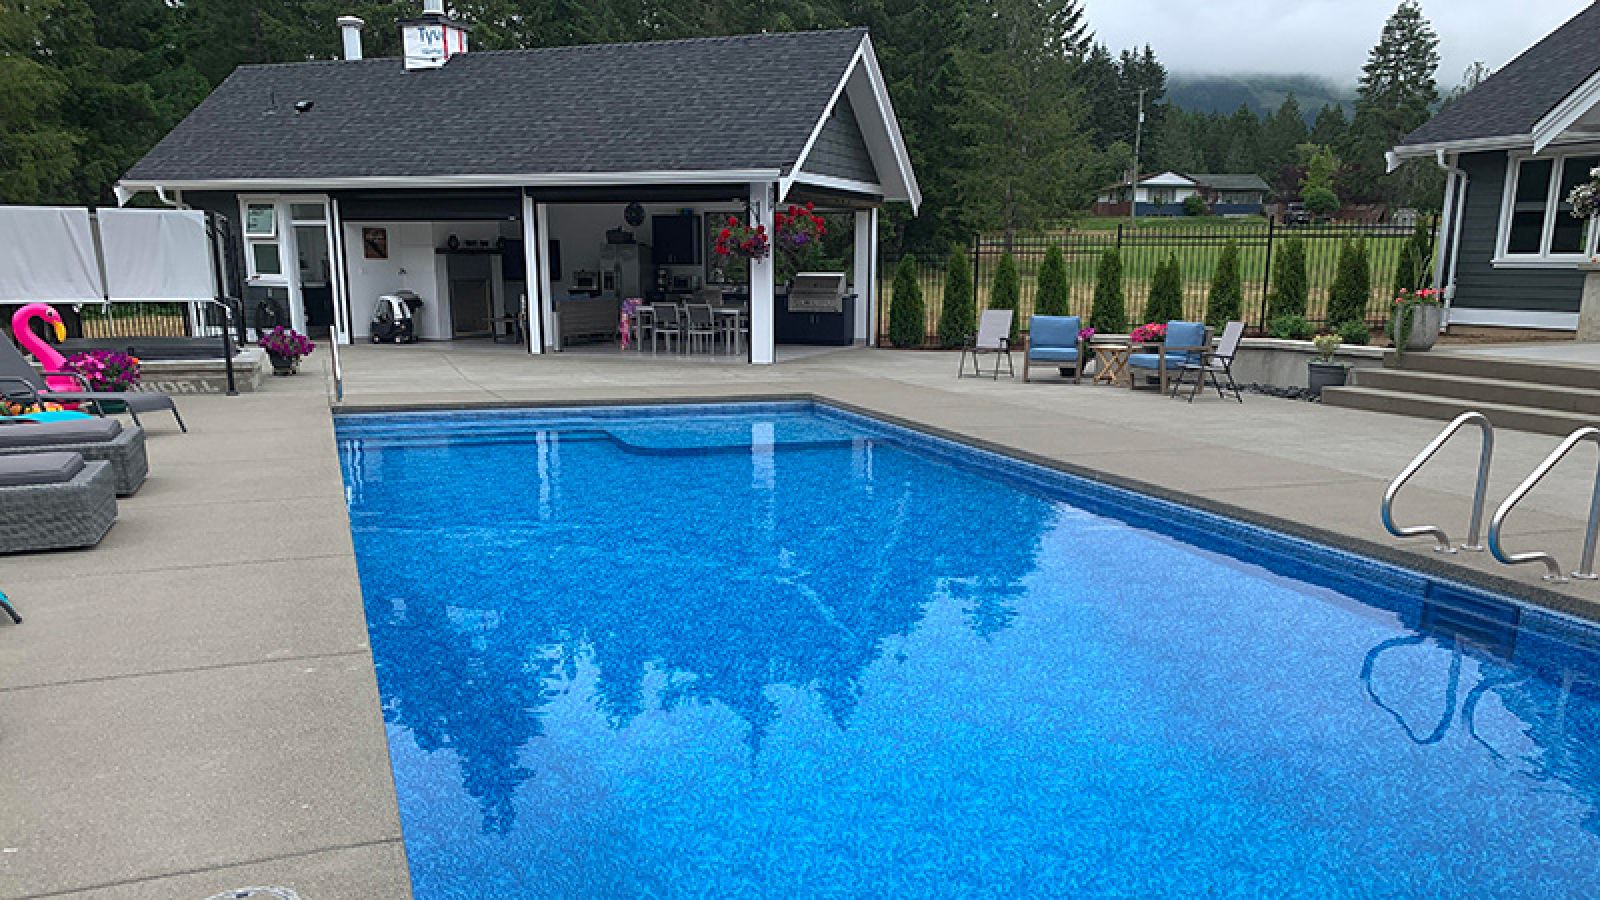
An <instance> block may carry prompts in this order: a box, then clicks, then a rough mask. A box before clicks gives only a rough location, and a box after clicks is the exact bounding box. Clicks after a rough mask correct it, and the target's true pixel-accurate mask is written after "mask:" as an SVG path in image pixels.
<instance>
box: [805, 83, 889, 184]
mask: <svg viewBox="0 0 1600 900" xmlns="http://www.w3.org/2000/svg"><path fill="white" fill-rule="evenodd" d="M803 169H804V171H807V172H811V173H812V174H815V175H831V176H833V177H834V178H849V179H851V180H852V181H865V182H867V183H868V184H878V183H879V181H878V170H877V169H876V168H874V167H873V165H872V154H871V153H869V152H867V142H866V141H864V140H862V138H861V125H860V124H859V123H857V122H856V111H855V109H854V108H853V107H852V106H851V105H850V98H849V97H848V96H846V95H844V94H840V95H839V102H838V103H837V104H835V105H834V107H833V114H832V115H830V116H828V122H827V124H825V125H823V126H822V131H821V132H820V133H819V134H818V135H817V142H816V143H815V144H813V145H811V155H810V156H807V157H806V164H805V166H804V167H803Z"/></svg>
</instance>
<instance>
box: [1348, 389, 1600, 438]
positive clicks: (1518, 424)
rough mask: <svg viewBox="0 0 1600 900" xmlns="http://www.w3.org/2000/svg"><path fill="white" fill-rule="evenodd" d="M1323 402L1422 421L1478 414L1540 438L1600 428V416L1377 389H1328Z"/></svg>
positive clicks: (1493, 421) (1492, 422)
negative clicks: (1540, 435) (1474, 412)
mask: <svg viewBox="0 0 1600 900" xmlns="http://www.w3.org/2000/svg"><path fill="white" fill-rule="evenodd" d="M1322 402H1323V403H1325V404H1327V405H1328V406H1341V407H1344V408H1346V409H1366V410H1371V411H1373V412H1383V413H1391V414H1394V415H1400V416H1412V417H1415V418H1422V419H1453V418H1455V417H1456V416H1459V415H1461V414H1462V413H1464V412H1469V411H1473V410H1476V411H1477V412H1481V413H1483V414H1484V415H1485V416H1487V417H1488V418H1489V422H1490V423H1491V424H1492V425H1494V427H1496V428H1510V429H1514V430H1517V431H1532V432H1536V433H1539V434H1554V435H1567V434H1570V433H1572V432H1573V431H1575V430H1577V429H1579V428H1582V427H1583V426H1585V425H1600V416H1592V415H1587V414H1584V413H1578V412H1562V411H1558V410H1550V409H1539V408H1537V407H1531V406H1516V405H1512V404H1505V403H1482V402H1478V401H1475V400H1462V399H1459V398H1455V397H1440V396H1436V395H1433V394H1418V393H1412V392H1409V391H1392V390H1387V389H1384V388H1375V387H1340V388H1325V389H1324V390H1323V391H1322Z"/></svg>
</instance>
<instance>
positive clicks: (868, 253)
mask: <svg viewBox="0 0 1600 900" xmlns="http://www.w3.org/2000/svg"><path fill="white" fill-rule="evenodd" d="M875 212H877V211H876V210H872V209H858V210H856V223H855V238H856V248H855V273H854V275H853V276H852V279H853V283H852V285H851V290H852V291H853V292H854V293H855V295H856V325H855V335H856V340H858V341H864V342H865V343H866V344H867V345H869V346H870V345H871V344H872V342H873V338H874V335H873V332H874V331H875V330H876V328H875V326H876V324H877V320H876V319H875V318H874V317H873V315H872V313H873V309H872V306H873V303H872V293H873V288H874V287H875V286H876V285H877V281H878V279H877V271H876V270H877V263H878V259H877V255H878V254H877V250H878V228H877V222H876V220H875V218H874V213H875Z"/></svg>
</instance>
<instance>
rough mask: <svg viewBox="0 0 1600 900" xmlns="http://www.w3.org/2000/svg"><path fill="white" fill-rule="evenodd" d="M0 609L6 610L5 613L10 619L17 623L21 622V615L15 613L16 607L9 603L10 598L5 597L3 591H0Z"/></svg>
mask: <svg viewBox="0 0 1600 900" xmlns="http://www.w3.org/2000/svg"><path fill="white" fill-rule="evenodd" d="M0 609H3V610H5V611H6V615H8V616H10V617H11V621H13V622H15V623H17V624H18V625H21V624H22V617H21V616H19V615H17V608H16V607H15V606H12V605H11V601H10V600H7V599H6V595H5V593H4V592H0Z"/></svg>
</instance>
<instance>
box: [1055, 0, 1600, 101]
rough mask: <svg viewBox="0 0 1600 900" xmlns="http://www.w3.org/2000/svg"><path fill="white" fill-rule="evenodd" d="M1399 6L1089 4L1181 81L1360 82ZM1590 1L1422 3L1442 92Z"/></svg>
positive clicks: (1353, 1) (1314, 1)
mask: <svg viewBox="0 0 1600 900" xmlns="http://www.w3.org/2000/svg"><path fill="white" fill-rule="evenodd" d="M1397 2H1398V0H1198V2H1197V0H1085V3H1084V6H1085V8H1086V9H1087V10H1088V14H1089V23H1090V27H1091V28H1093V29H1094V31H1095V33H1096V35H1097V36H1098V37H1099V39H1100V40H1101V41H1102V42H1104V43H1105V44H1106V45H1108V46H1110V47H1111V48H1112V49H1113V50H1119V49H1122V48H1124V47H1131V46H1135V45H1142V44H1146V43H1148V44H1150V45H1151V46H1152V47H1154V48H1155V51H1156V57H1157V58H1158V59H1160V60H1161V62H1162V63H1163V64H1164V65H1166V67H1167V68H1168V69H1169V70H1171V71H1174V72H1187V73H1206V74H1213V73H1215V74H1226V73H1235V72H1271V73H1309V74H1316V75H1327V76H1331V77H1334V78H1338V79H1341V80H1348V81H1353V80H1354V79H1355V78H1356V76H1357V75H1359V74H1360V71H1361V64H1362V63H1364V62H1366V59H1367V53H1368V51H1370V50H1371V49H1372V45H1373V44H1375V43H1377V42H1378V36H1379V34H1380V33H1382V31H1383V22H1384V20H1385V19H1387V18H1388V17H1389V14H1390V13H1392V12H1394V8H1395V6H1396V4H1397ZM1589 3H1590V0H1510V2H1508V0H1422V12H1423V14H1424V15H1426V16H1427V17H1428V18H1429V20H1431V21H1432V22H1433V27H1434V30H1436V31H1437V32H1438V33H1439V55H1440V57H1441V58H1442V60H1441V62H1440V64H1439V84H1440V87H1441V88H1442V89H1445V90H1448V89H1449V88H1450V87H1452V86H1454V85H1455V84H1456V83H1457V82H1458V81H1460V80H1461V73H1462V72H1463V71H1464V70H1465V69H1466V68H1467V66H1468V65H1470V64H1471V63H1472V62H1473V61H1475V60H1482V61H1484V62H1486V63H1488V64H1489V67H1490V68H1492V69H1498V68H1500V67H1501V66H1503V65H1505V64H1506V63H1508V62H1510V61H1511V59H1512V58H1513V57H1515V56H1516V55H1517V54H1518V53H1521V52H1522V51H1523V50H1524V49H1526V48H1527V47H1528V46H1529V45H1531V44H1533V43H1534V42H1535V41H1537V40H1539V39H1540V38H1542V37H1544V36H1545V35H1546V34H1549V33H1550V32H1551V31H1552V30H1554V29H1555V28H1556V27H1557V26H1559V25H1560V24H1561V23H1562V22H1565V21H1566V20H1568V19H1570V18H1572V16H1573V15H1575V14H1576V13H1577V12H1578V11H1579V10H1581V9H1583V8H1584V7H1586V6H1588V5H1589Z"/></svg>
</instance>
